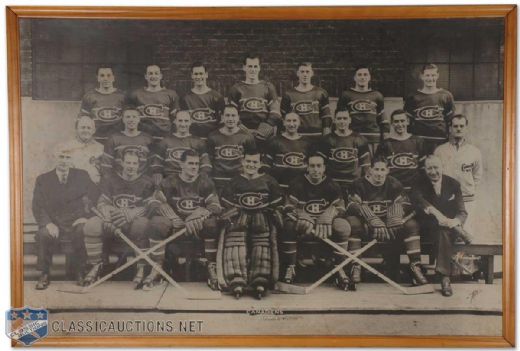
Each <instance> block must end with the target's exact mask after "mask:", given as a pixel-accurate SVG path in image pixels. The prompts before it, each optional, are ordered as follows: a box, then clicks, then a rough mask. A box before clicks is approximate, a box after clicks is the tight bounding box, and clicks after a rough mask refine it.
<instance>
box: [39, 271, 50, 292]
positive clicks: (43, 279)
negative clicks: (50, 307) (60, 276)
mask: <svg viewBox="0 0 520 351" xmlns="http://www.w3.org/2000/svg"><path fill="white" fill-rule="evenodd" d="M49 284H50V281H49V274H47V273H42V274H41V275H40V278H39V279H38V283H36V290H45V289H47V287H48V286H49Z"/></svg>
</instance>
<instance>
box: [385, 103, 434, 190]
mask: <svg viewBox="0 0 520 351" xmlns="http://www.w3.org/2000/svg"><path fill="white" fill-rule="evenodd" d="M409 124H410V122H409V117H408V115H407V114H406V112H405V111H404V110H395V111H394V112H392V115H391V116H390V125H391V126H392V128H391V130H390V134H389V136H388V138H386V139H385V140H384V141H383V142H382V143H381V144H379V146H378V148H377V152H376V155H377V156H380V157H384V158H385V159H386V160H387V162H388V168H389V170H390V175H391V176H392V177H394V178H395V179H397V180H398V181H399V182H400V183H401V184H402V185H403V187H404V189H405V190H406V191H409V190H410V189H411V187H412V184H413V183H414V182H415V179H416V178H417V176H418V175H419V168H420V165H422V163H423V162H424V157H425V155H424V151H423V141H422V139H420V138H418V137H416V136H415V135H412V134H410V133H408V125H409Z"/></svg>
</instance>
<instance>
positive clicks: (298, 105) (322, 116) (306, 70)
mask: <svg viewBox="0 0 520 351" xmlns="http://www.w3.org/2000/svg"><path fill="white" fill-rule="evenodd" d="M296 75H297V76H298V85H297V86H296V87H294V88H292V89H290V90H288V91H287V92H286V93H285V94H284V96H283V97H282V103H281V107H280V109H281V111H282V115H286V114H287V113H289V112H295V113H297V114H298V115H299V116H300V121H301V126H300V134H302V135H305V136H313V137H318V138H319V137H320V136H322V135H327V134H329V133H330V127H331V124H332V115H331V113H330V107H329V94H328V93H327V92H326V91H325V90H324V89H322V88H319V87H316V86H314V85H312V81H311V80H312V77H313V76H314V71H313V69H312V63H310V62H302V63H300V64H298V70H297V71H296Z"/></svg>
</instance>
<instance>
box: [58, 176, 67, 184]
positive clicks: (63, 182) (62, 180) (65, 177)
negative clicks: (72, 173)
mask: <svg viewBox="0 0 520 351" xmlns="http://www.w3.org/2000/svg"><path fill="white" fill-rule="evenodd" d="M60 183H61V184H67V174H65V173H61V174H60Z"/></svg>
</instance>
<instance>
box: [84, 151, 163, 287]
mask: <svg viewBox="0 0 520 351" xmlns="http://www.w3.org/2000/svg"><path fill="white" fill-rule="evenodd" d="M122 158H123V164H122V166H123V170H122V172H121V174H117V173H111V174H108V175H106V176H104V177H103V178H102V180H101V184H100V190H101V196H100V197H99V200H98V203H97V209H98V211H99V213H100V214H101V216H102V218H100V217H92V218H90V219H89V220H88V221H87V223H85V227H84V235H85V246H86V248H87V256H88V263H89V264H90V265H91V266H92V268H91V269H90V271H89V273H88V274H87V275H86V276H85V280H84V284H85V285H90V284H92V283H94V282H95V281H96V280H97V279H98V278H99V275H100V274H101V271H102V267H103V260H102V251H103V239H104V238H103V236H106V235H113V234H114V231H115V230H116V229H117V228H119V229H121V230H122V232H123V234H125V235H126V236H127V237H128V238H129V239H130V240H132V241H133V242H134V243H135V244H136V245H137V247H139V248H140V249H142V250H145V249H147V248H148V247H149V241H148V238H147V233H148V223H149V220H148V216H149V214H150V213H151V211H152V210H153V204H154V200H153V199H152V195H153V192H154V187H153V182H152V180H151V179H150V177H149V176H147V175H145V174H140V173H139V156H138V155H137V154H136V153H135V152H133V151H132V150H127V151H125V152H124V153H123V156H122ZM144 268H145V264H144V263H143V262H139V263H138V264H137V273H136V275H135V277H134V279H133V281H134V283H135V284H136V285H138V284H140V283H141V281H142V279H143V276H144Z"/></svg>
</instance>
